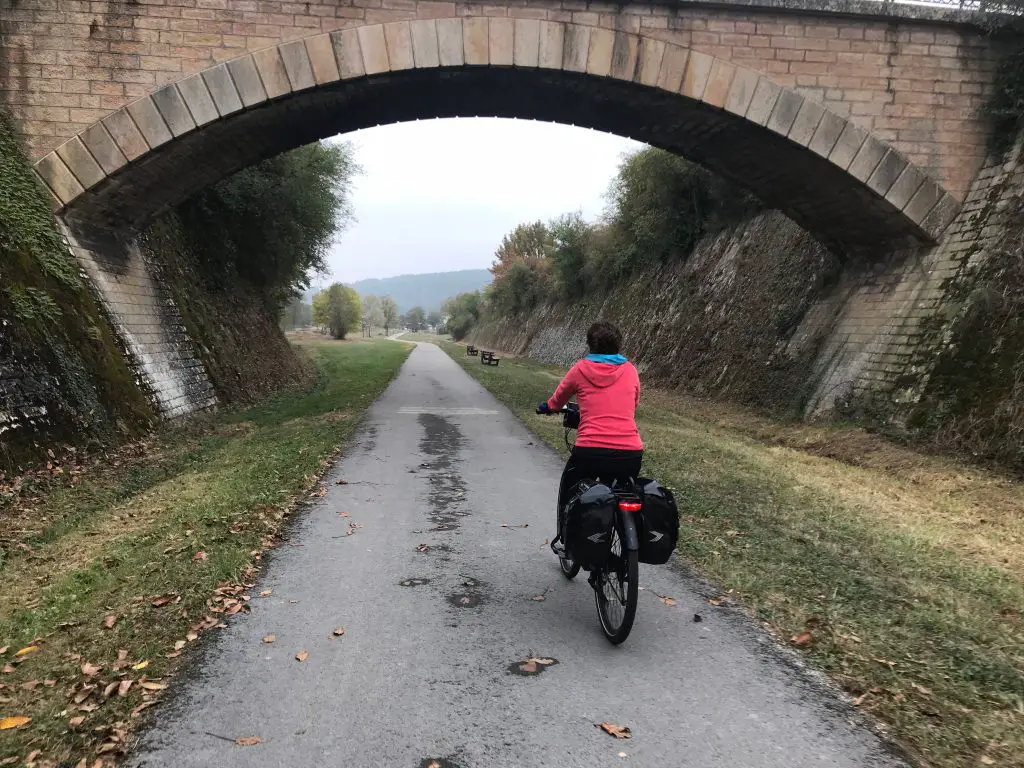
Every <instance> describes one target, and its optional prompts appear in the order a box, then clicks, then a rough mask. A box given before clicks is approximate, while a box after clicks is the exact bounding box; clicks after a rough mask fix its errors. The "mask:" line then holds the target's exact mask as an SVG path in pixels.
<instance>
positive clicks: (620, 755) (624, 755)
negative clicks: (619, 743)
mask: <svg viewBox="0 0 1024 768" xmlns="http://www.w3.org/2000/svg"><path fill="white" fill-rule="evenodd" d="M619 757H629V755H627V754H626V753H625V752H619Z"/></svg>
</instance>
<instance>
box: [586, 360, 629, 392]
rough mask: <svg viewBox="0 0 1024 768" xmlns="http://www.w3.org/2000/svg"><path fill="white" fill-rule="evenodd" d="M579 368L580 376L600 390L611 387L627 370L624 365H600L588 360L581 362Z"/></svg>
mask: <svg viewBox="0 0 1024 768" xmlns="http://www.w3.org/2000/svg"><path fill="white" fill-rule="evenodd" d="M579 367H580V375H581V376H583V378H585V379H586V380H587V381H589V382H590V383H591V384H593V385H594V386H595V387H598V388H604V387H609V386H611V385H612V384H614V383H615V382H616V381H618V380H619V378H620V377H621V376H622V374H623V372H624V371H625V370H626V366H625V365H623V364H622V363H598V362H595V361H593V360H589V359H586V358H584V359H583V360H580V362H579Z"/></svg>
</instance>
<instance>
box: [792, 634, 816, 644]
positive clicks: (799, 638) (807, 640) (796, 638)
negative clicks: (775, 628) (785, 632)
mask: <svg viewBox="0 0 1024 768" xmlns="http://www.w3.org/2000/svg"><path fill="white" fill-rule="evenodd" d="M813 641H814V635H812V634H811V633H810V632H801V633H800V634H799V635H793V636H792V637H791V638H789V642H791V643H792V644H793V645H810V644H811V643H812V642H813Z"/></svg>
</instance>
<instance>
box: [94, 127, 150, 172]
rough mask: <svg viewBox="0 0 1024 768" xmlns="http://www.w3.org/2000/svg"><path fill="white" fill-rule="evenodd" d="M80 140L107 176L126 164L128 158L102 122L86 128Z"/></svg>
mask: <svg viewBox="0 0 1024 768" xmlns="http://www.w3.org/2000/svg"><path fill="white" fill-rule="evenodd" d="M80 138H81V140H82V143H83V144H85V146H86V148H87V149H88V150H89V152H90V153H91V154H92V156H93V157H94V158H96V162H97V163H99V166H100V168H102V169H103V172H104V173H105V174H107V175H108V176H109V175H110V174H112V173H116V172H117V171H119V170H120V169H121V168H123V167H124V166H126V165H127V164H128V158H127V157H125V155H124V152H122V151H121V148H120V147H118V146H117V142H115V141H114V138H113V137H112V136H111V135H110V131H108V130H107V128H106V126H105V125H104V124H103V123H102V122H99V123H96V124H95V125H91V126H89V127H88V128H86V129H85V130H84V131H83V132H82V133H81V135H80ZM140 138H141V137H140Z"/></svg>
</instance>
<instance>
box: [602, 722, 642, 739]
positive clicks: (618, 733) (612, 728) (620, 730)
mask: <svg viewBox="0 0 1024 768" xmlns="http://www.w3.org/2000/svg"><path fill="white" fill-rule="evenodd" d="M594 725H595V726H597V727H598V728H600V729H601V730H602V731H604V732H605V733H607V734H608V735H609V736H614V737H615V738H616V739H631V738H633V732H632V731H630V730H629V728H627V727H626V726H624V725H615V723H594Z"/></svg>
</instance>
